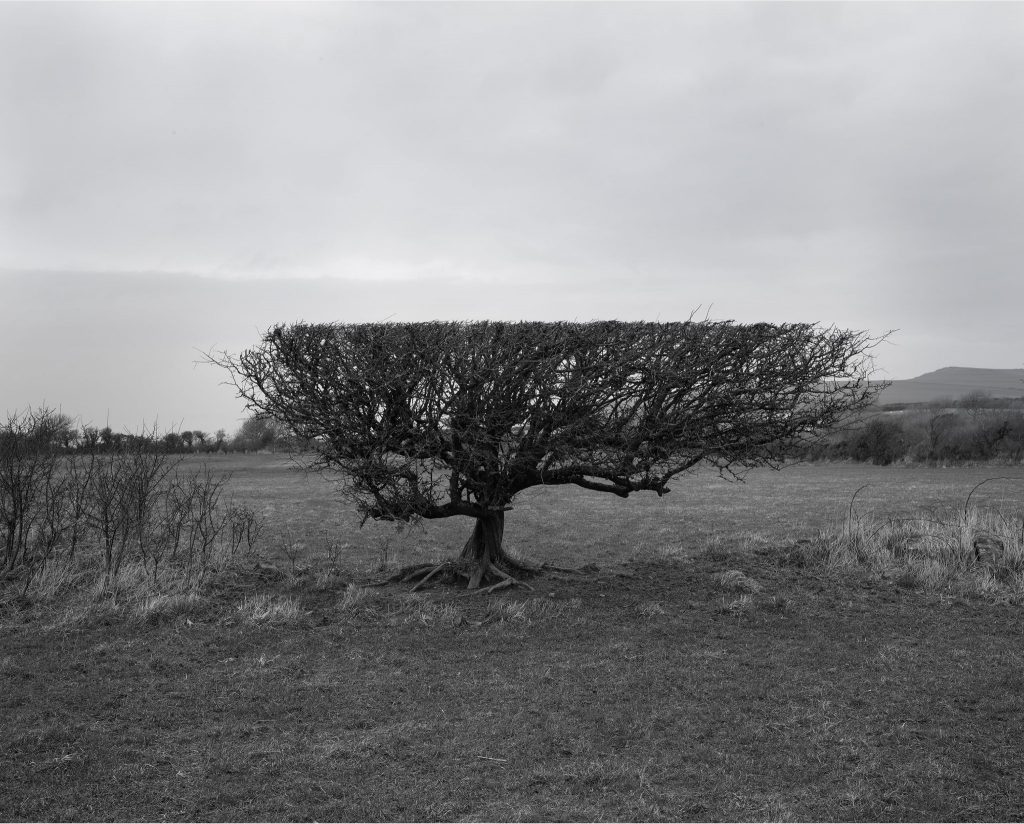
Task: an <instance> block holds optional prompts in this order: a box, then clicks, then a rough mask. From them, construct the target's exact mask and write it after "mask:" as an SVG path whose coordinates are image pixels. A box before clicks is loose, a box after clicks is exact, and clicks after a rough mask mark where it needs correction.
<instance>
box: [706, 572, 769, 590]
mask: <svg viewBox="0 0 1024 824" xmlns="http://www.w3.org/2000/svg"><path fill="white" fill-rule="evenodd" d="M715 583H716V584H718V586H719V587H720V588H722V589H725V590H728V591H729V592H747V593H755V592H760V591H761V590H762V588H763V587H762V586H761V585H760V584H759V583H758V582H757V581H755V580H754V579H753V578H750V577H749V576H747V575H746V574H745V573H744V572H741V571H740V570H738V569H730V570H728V571H726V572H722V573H720V574H718V575H716V576H715Z"/></svg>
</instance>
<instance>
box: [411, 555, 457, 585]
mask: <svg viewBox="0 0 1024 824" xmlns="http://www.w3.org/2000/svg"><path fill="white" fill-rule="evenodd" d="M450 565H451V561H444V562H442V563H440V564H438V565H437V566H436V567H434V568H433V569H432V570H430V572H428V573H427V574H426V575H424V576H423V577H422V578H420V581H419V583H418V584H416V586H414V587H413V588H412V590H411V591H412V592H415V591H416V590H418V589H419V588H420V587H421V586H423V585H424V584H425V583H427V581H429V580H430V579H431V578H433V577H434V576H435V575H437V573H439V572H440V571H441V570H442V569H444V568H445V567H447V566H450Z"/></svg>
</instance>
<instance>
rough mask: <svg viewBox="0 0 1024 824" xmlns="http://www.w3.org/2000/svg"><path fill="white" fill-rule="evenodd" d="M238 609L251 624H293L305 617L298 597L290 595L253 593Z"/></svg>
mask: <svg viewBox="0 0 1024 824" xmlns="http://www.w3.org/2000/svg"><path fill="white" fill-rule="evenodd" d="M238 611H239V612H240V613H241V614H242V619H243V620H244V621H245V622H247V623H253V624H262V623H269V624H295V623H298V622H299V621H301V620H302V619H303V618H304V617H305V613H304V612H303V611H302V609H301V607H300V606H299V601H298V599H297V598H295V597H293V596H290V595H276V596H275V595H266V594H263V593H261V594H259V595H253V596H250V597H248V598H246V599H245V600H243V601H242V602H241V603H240V604H239V605H238Z"/></svg>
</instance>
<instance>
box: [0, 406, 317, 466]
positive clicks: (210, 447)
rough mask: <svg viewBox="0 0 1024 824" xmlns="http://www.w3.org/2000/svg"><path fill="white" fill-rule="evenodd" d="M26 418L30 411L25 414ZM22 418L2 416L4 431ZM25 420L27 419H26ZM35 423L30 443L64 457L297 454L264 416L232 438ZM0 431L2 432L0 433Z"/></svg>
mask: <svg viewBox="0 0 1024 824" xmlns="http://www.w3.org/2000/svg"><path fill="white" fill-rule="evenodd" d="M30 412H31V410H30ZM21 414H22V413H15V414H9V415H8V421H7V424H8V426H6V429H10V428H11V424H12V422H13V421H14V420H15V419H18V418H20V417H21ZM26 414H28V413H26ZM31 414H32V415H33V417H38V421H37V424H38V425H37V427H36V431H35V432H34V434H33V438H35V439H36V442H37V443H45V444H46V445H47V447H49V448H52V449H54V450H56V451H58V452H61V453H64V454H71V453H78V452H96V453H111V452H123V451H125V450H129V451H143V452H162V453H166V454H169V455H190V454H212V453H217V452H263V451H269V452H279V451H280V452H290V451H295V450H297V449H302V448H303V447H304V444H303V443H302V442H300V441H298V440H297V439H296V438H295V437H294V436H292V435H291V433H289V432H288V430H287V428H286V427H285V426H283V425H282V424H280V423H278V422H277V421H275V420H272V419H270V418H267V417H265V416H260V415H253V416H252V417H250V418H249V419H248V420H246V421H245V422H244V423H243V424H242V425H241V426H240V427H239V429H238V431H237V432H236V433H235V434H234V436H232V437H228V434H227V432H226V431H225V430H223V429H218V430H217V431H216V432H215V433H213V434H212V435H211V434H210V433H208V432H204V431H203V430H201V429H186V430H182V431H177V430H170V431H167V432H165V433H163V434H160V433H158V432H156V431H155V430H153V431H144V432H142V433H141V434H139V433H134V434H133V433H129V432H115V431H114V430H113V429H111V428H110V427H109V426H104V427H102V428H101V427H97V426H91V425H88V424H86V425H82V426H79V425H78V424H77V423H76V422H75V420H74V419H73V418H72V417H71V416H69V415H66V414H64V413H63V412H57V411H54V410H51V409H40V410H36V411H35V412H31ZM0 428H4V427H0Z"/></svg>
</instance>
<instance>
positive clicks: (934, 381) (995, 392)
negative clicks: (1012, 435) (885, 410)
mask: <svg viewBox="0 0 1024 824" xmlns="http://www.w3.org/2000/svg"><path fill="white" fill-rule="evenodd" d="M979 391H980V392H987V393H988V394H989V395H991V396H992V397H993V398H1024V369H972V368H970V367H966V366H947V367H945V368H944V369H937V370H935V371H934V372H926V373H925V374H924V375H918V376H917V377H916V378H911V379H910V380H905V381H893V382H892V385H891V386H889V387H888V388H887V389H886V390H885V391H884V392H882V395H881V397H880V398H879V399H878V402H879V403H930V402H931V401H935V400H938V399H940V398H954V399H955V398H959V397H961V396H963V395H966V394H967V393H968V392H979Z"/></svg>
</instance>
